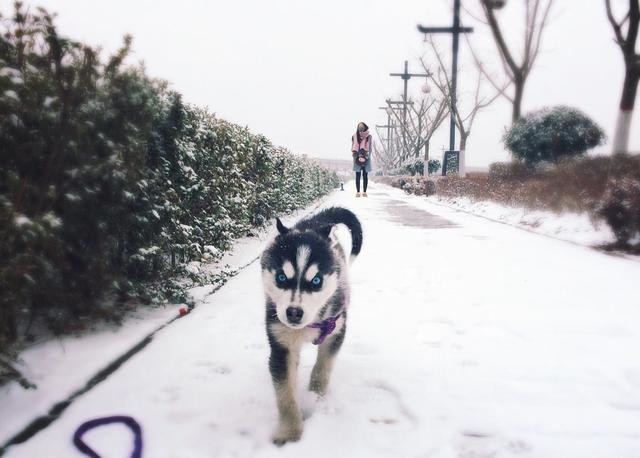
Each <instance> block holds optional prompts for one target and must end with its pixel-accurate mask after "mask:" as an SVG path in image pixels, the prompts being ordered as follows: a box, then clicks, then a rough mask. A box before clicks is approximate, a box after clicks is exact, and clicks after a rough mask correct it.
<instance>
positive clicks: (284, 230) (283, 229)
mask: <svg viewBox="0 0 640 458" xmlns="http://www.w3.org/2000/svg"><path fill="white" fill-rule="evenodd" d="M276 227H277V228H278V232H279V233H280V235H284V234H286V233H287V232H289V229H288V228H287V227H285V226H284V224H282V221H280V218H276Z"/></svg>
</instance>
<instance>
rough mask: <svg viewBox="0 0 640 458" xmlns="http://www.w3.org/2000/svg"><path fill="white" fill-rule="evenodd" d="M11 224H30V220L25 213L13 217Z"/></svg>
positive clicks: (20, 225)
mask: <svg viewBox="0 0 640 458" xmlns="http://www.w3.org/2000/svg"><path fill="white" fill-rule="evenodd" d="M13 224H15V225H16V226H17V227H22V226H29V225H31V224H32V221H31V220H30V219H29V218H28V217H27V216H25V215H18V216H16V217H15V218H14V219H13Z"/></svg>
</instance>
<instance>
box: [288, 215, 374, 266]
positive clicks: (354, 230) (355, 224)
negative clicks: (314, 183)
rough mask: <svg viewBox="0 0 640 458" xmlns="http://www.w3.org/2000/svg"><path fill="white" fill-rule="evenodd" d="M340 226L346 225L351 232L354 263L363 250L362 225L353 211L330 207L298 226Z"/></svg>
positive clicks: (301, 227) (303, 227)
mask: <svg viewBox="0 0 640 458" xmlns="http://www.w3.org/2000/svg"><path fill="white" fill-rule="evenodd" d="M338 224H344V225H345V226H347V228H348V229H349V232H351V262H353V260H354V259H355V258H356V257H357V256H358V254H360V250H361V249H362V225H361V224H360V220H359V219H358V217H357V216H356V215H355V214H354V213H353V212H352V211H351V210H347V209H346V208H343V207H329V208H326V209H324V210H322V211H321V212H319V213H317V214H316V215H314V216H312V217H311V218H310V219H309V220H303V221H301V222H300V223H299V224H298V226H299V227H300V229H306V228H310V227H311V226H316V227H319V226H320V227H321V226H336V225H338Z"/></svg>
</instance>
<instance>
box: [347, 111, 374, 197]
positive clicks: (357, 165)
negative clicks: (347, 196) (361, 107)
mask: <svg viewBox="0 0 640 458" xmlns="http://www.w3.org/2000/svg"><path fill="white" fill-rule="evenodd" d="M370 147H371V135H369V127H368V126H367V125H366V124H365V123H363V122H360V123H358V128H357V130H356V133H355V134H353V136H352V137H351V153H352V154H353V171H354V172H356V197H360V176H362V191H363V193H362V197H367V184H368V183H369V175H368V173H369V172H370V171H371V160H370V157H369V151H370Z"/></svg>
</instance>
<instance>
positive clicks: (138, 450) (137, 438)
mask: <svg viewBox="0 0 640 458" xmlns="http://www.w3.org/2000/svg"><path fill="white" fill-rule="evenodd" d="M111 423H124V424H125V425H126V426H127V427H128V428H129V429H130V430H131V431H132V432H133V436H134V438H133V451H132V452H131V458H141V457H142V428H141V427H140V425H139V424H138V422H137V421H135V420H134V419H133V418H132V417H129V416H126V415H114V416H111V417H102V418H95V419H93V420H88V421H85V422H84V423H82V424H81V425H80V426H79V427H78V429H76V432H75V433H74V434H73V445H75V446H76V448H77V449H78V450H80V451H81V452H82V453H84V454H85V455H87V456H88V457H90V458H100V455H98V454H97V453H96V452H95V451H94V450H93V449H92V448H91V447H89V446H88V445H87V444H86V443H85V442H84V441H83V440H82V436H83V435H84V433H86V432H87V431H89V430H91V429H93V428H96V427H98V426H104V425H109V424H111Z"/></svg>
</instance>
